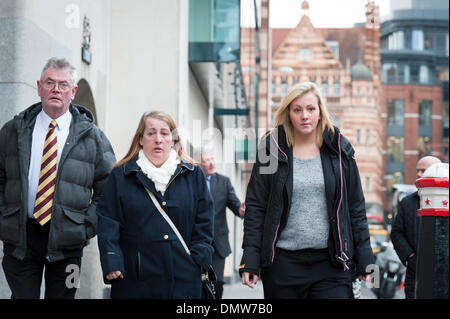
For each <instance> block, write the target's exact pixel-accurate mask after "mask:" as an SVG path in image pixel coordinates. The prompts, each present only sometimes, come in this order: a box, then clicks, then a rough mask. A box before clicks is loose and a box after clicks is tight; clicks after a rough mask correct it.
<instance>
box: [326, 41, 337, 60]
mask: <svg viewBox="0 0 450 319" xmlns="http://www.w3.org/2000/svg"><path fill="white" fill-rule="evenodd" d="M327 45H328V47H329V48H330V49H331V52H333V54H334V56H335V57H336V59H339V42H337V41H327Z"/></svg>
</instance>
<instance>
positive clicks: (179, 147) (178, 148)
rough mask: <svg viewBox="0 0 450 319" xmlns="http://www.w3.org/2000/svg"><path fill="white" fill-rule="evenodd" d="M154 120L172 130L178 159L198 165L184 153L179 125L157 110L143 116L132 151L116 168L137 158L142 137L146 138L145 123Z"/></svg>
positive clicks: (134, 138) (129, 151)
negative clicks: (163, 123)
mask: <svg viewBox="0 0 450 319" xmlns="http://www.w3.org/2000/svg"><path fill="white" fill-rule="evenodd" d="M149 117H151V118H153V119H157V120H161V121H163V122H165V123H166V124H167V125H168V126H169V129H170V132H171V133H172V137H173V142H174V149H175V151H176V152H177V154H178V157H179V158H180V159H182V160H184V161H185V162H188V163H190V164H192V165H196V163H195V161H194V160H193V159H192V158H191V157H190V156H188V155H187V154H186V153H185V152H184V151H183V146H182V145H181V139H180V136H179V134H178V130H177V125H176V124H175V121H174V120H173V118H172V116H171V115H170V114H169V113H167V112H165V111H161V110H155V111H151V112H145V113H144V114H142V116H141V119H140V120H139V124H138V127H137V129H136V133H135V134H134V137H133V140H132V141H131V145H130V149H129V150H128V152H127V154H126V155H125V156H124V158H122V159H121V160H120V161H118V162H117V163H116V164H115V165H114V167H117V166H120V165H123V164H125V163H127V162H129V161H130V160H131V159H132V158H133V157H135V156H136V155H137V154H138V153H139V151H140V150H141V149H142V146H141V144H140V140H141V137H142V136H144V132H145V122H146V121H147V118H149Z"/></svg>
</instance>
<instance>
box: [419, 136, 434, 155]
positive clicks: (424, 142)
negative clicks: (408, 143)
mask: <svg viewBox="0 0 450 319" xmlns="http://www.w3.org/2000/svg"><path fill="white" fill-rule="evenodd" d="M417 148H418V149H419V156H424V155H431V154H432V149H431V137H429V136H419V140H418V142H417Z"/></svg>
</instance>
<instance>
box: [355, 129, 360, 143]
mask: <svg viewBox="0 0 450 319" xmlns="http://www.w3.org/2000/svg"><path fill="white" fill-rule="evenodd" d="M355 144H361V130H360V129H359V128H358V129H356V137H355Z"/></svg>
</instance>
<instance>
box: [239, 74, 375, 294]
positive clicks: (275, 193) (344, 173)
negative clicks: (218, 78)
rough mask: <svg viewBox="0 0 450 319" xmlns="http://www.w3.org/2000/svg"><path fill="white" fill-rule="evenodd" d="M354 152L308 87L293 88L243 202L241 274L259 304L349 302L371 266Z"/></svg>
mask: <svg viewBox="0 0 450 319" xmlns="http://www.w3.org/2000/svg"><path fill="white" fill-rule="evenodd" d="M354 154H355V151H354V149H353V147H352V145H351V144H350V142H349V141H348V140H347V139H346V138H345V137H344V136H343V135H342V134H341V133H340V132H339V129H338V128H337V127H334V126H333V125H332V124H331V122H330V119H329V115H328V111H327V109H326V106H325V104H324V102H323V99H322V96H321V93H320V90H319V89H318V87H317V86H316V84H314V83H310V82H305V83H299V84H297V85H295V86H294V87H293V88H292V89H291V90H290V91H289V92H288V94H287V95H286V97H284V99H283V101H282V103H281V106H280V108H279V109H278V111H277V113H276V118H275V127H274V129H272V130H271V131H270V132H268V133H267V134H266V135H265V137H264V138H263V139H262V141H261V143H260V145H259V147H258V153H257V158H256V163H255V164H254V166H253V170H252V174H251V177H250V182H249V185H248V189H247V196H246V199H245V204H246V213H245V219H244V241H243V244H242V247H243V249H244V254H243V256H242V261H241V266H240V274H241V276H242V282H243V284H244V285H247V286H249V287H251V288H252V287H253V285H254V284H255V283H256V282H257V281H258V279H259V277H260V276H261V278H262V282H263V288H264V297H265V298H311V299H328V298H337V299H341V298H342V299H347V298H352V297H353V296H352V295H353V294H352V288H351V282H352V274H353V272H356V274H357V275H358V276H359V278H360V279H362V280H364V279H365V278H366V275H367V266H368V265H370V264H373V262H374V256H373V254H372V249H371V247H370V236H369V229H368V225H367V219H366V211H365V201H364V196H363V191H362V188H361V182H360V178H359V172H358V167H357V165H356V161H355V157H354Z"/></svg>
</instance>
